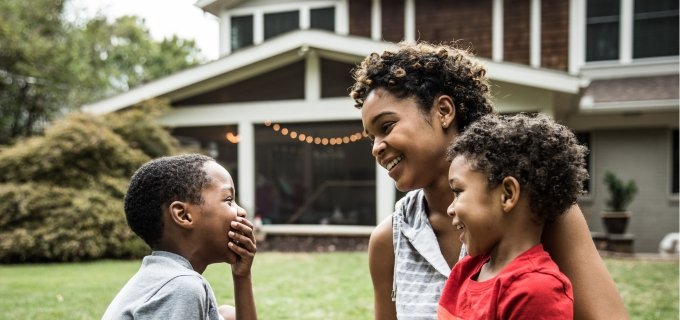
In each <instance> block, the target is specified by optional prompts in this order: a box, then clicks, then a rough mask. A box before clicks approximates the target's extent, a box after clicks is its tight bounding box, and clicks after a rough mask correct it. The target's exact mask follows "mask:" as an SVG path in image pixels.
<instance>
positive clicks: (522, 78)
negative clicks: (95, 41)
mask: <svg viewBox="0 0 680 320" xmlns="http://www.w3.org/2000/svg"><path fill="white" fill-rule="evenodd" d="M303 46H307V47H309V48H310V49H315V50H317V49H318V50H319V51H320V52H323V51H326V52H336V53H338V54H342V55H345V56H356V57H357V60H356V62H357V63H358V62H360V61H361V60H362V57H365V56H367V55H369V54H371V53H372V52H382V51H384V50H387V49H395V48H396V45H395V44H390V43H385V42H380V41H372V40H370V39H367V38H363V37H354V36H340V35H336V34H334V33H332V32H328V31H323V30H297V31H293V32H290V33H286V34H284V35H281V36H279V37H275V38H272V39H270V40H268V41H266V42H264V43H262V44H261V45H259V46H252V47H248V48H244V49H242V50H238V51H236V52H234V53H232V54H231V55H229V56H226V57H224V58H221V59H219V60H216V61H213V62H209V63H206V64H204V65H200V66H197V67H194V68H191V69H187V70H184V71H180V72H177V73H175V74H172V75H170V76H167V77H163V78H161V79H158V80H155V81H152V82H151V83H148V84H145V85H142V86H139V87H137V88H134V89H132V90H130V91H128V92H125V93H122V94H119V95H116V96H113V97H110V98H107V99H104V100H101V101H98V102H95V103H93V104H90V105H86V106H83V107H82V109H83V110H84V111H89V112H94V113H98V114H101V113H109V112H114V111H116V110H119V109H122V108H126V107H129V106H131V105H133V104H135V103H139V102H141V101H143V100H146V99H150V98H155V97H164V96H170V95H173V94H176V93H177V92H182V91H186V90H187V89H188V88H189V89H190V88H193V87H195V86H201V85H202V84H203V83H210V82H211V80H212V81H214V80H216V79H223V78H225V77H227V78H228V77H230V73H232V72H241V71H239V69H241V68H243V69H241V70H243V71H242V72H243V75H242V76H243V77H245V76H246V75H247V73H248V70H247V69H249V68H254V69H257V68H255V67H256V66H259V65H260V64H263V63H265V64H266V63H271V62H272V61H275V60H277V59H281V58H282V57H283V56H290V57H291V58H290V59H295V58H294V56H295V54H296V52H297V51H298V50H299V49H300V48H302V47H303ZM298 59H299V58H298ZM291 61H293V60H291ZM480 61H481V62H482V63H484V64H486V66H487V67H488V70H489V73H488V75H489V77H490V78H491V80H492V81H504V82H509V83H514V84H519V85H526V86H530V87H536V88H542V89H548V90H554V91H559V92H566V93H578V92H579V90H580V88H582V87H584V86H587V85H588V81H586V80H587V79H582V78H580V77H578V76H572V75H569V74H567V73H564V72H561V71H555V70H549V69H537V68H531V67H528V66H524V65H519V64H513V63H499V62H493V61H490V60H484V59H480ZM245 67H248V68H245ZM194 93H198V92H194ZM263 120H264V119H263Z"/></svg>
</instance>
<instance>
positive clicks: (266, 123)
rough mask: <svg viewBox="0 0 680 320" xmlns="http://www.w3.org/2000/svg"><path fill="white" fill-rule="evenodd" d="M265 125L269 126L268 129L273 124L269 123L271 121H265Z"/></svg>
mask: <svg viewBox="0 0 680 320" xmlns="http://www.w3.org/2000/svg"><path fill="white" fill-rule="evenodd" d="M264 125H265V126H267V127H269V126H271V125H272V122H271V121H269V120H265V121H264Z"/></svg>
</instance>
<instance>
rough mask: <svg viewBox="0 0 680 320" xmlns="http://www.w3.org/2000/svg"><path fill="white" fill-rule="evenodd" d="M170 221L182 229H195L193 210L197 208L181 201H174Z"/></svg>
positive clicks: (171, 206) (171, 205)
mask: <svg viewBox="0 0 680 320" xmlns="http://www.w3.org/2000/svg"><path fill="white" fill-rule="evenodd" d="M169 209H170V210H169V211H170V221H171V222H172V223H174V224H176V225H177V226H178V227H180V228H184V229H193V228H194V213H192V212H191V211H192V209H193V210H196V208H194V207H192V206H190V205H189V204H187V203H185V202H181V201H174V202H172V203H171V204H170V206H169Z"/></svg>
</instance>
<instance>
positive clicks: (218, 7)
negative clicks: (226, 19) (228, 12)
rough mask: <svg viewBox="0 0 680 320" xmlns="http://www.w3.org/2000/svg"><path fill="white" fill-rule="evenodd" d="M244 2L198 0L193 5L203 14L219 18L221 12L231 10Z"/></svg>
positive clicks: (242, 0) (241, 0)
mask: <svg viewBox="0 0 680 320" xmlns="http://www.w3.org/2000/svg"><path fill="white" fill-rule="evenodd" d="M244 1H245V0H198V1H196V3H195V4H194V5H195V6H197V7H199V8H201V9H202V10H203V11H205V12H208V13H211V14H212V15H214V16H216V17H219V15H220V12H222V10H225V9H228V8H231V7H233V6H235V5H238V4H240V3H242V2H244Z"/></svg>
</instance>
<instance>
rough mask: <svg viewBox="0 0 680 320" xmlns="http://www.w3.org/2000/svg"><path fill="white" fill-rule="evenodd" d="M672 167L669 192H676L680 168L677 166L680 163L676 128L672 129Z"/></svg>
mask: <svg viewBox="0 0 680 320" xmlns="http://www.w3.org/2000/svg"><path fill="white" fill-rule="evenodd" d="M672 149H673V155H672V157H673V162H672V163H673V169H672V170H671V173H672V174H673V177H671V193H672V194H678V179H680V177H678V174H680V172H678V170H680V168H679V166H680V164H679V163H678V130H673V148H672Z"/></svg>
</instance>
